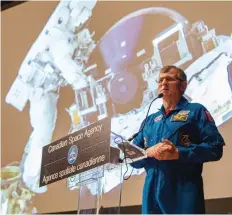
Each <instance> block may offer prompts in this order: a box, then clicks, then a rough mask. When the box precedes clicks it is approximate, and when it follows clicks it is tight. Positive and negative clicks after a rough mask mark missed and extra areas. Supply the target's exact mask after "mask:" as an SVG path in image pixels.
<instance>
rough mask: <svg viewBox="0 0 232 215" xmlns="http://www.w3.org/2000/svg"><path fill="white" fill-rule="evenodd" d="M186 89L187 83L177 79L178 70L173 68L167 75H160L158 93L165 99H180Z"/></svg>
mask: <svg viewBox="0 0 232 215" xmlns="http://www.w3.org/2000/svg"><path fill="white" fill-rule="evenodd" d="M185 87H186V82H185V81H181V80H180V79H179V78H178V77H177V70H176V69H174V68H172V69H170V70H169V72H167V73H160V76H159V78H158V91H159V93H163V96H164V98H165V97H166V98H168V97H170V98H171V97H173V96H174V97H180V96H181V95H182V92H183V91H184V89H185Z"/></svg>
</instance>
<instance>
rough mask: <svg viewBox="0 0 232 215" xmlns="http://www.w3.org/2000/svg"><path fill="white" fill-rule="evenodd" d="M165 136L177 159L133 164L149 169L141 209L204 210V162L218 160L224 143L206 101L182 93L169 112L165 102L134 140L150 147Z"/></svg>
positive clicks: (150, 159) (170, 210)
mask: <svg viewBox="0 0 232 215" xmlns="http://www.w3.org/2000/svg"><path fill="white" fill-rule="evenodd" d="M162 138H164V139H168V140H170V141H171V142H172V143H173V144H175V146H176V147H177V148H178V150H179V159H178V160H166V161H159V160H157V159H155V158H146V159H143V160H140V161H137V162H134V163H133V164H131V165H132V166H133V167H135V168H142V167H144V168H145V170H146V173H147V174H146V179H145V183H144V188H143V203H142V213H143V214H150V213H152V214H156V213H159V214H161V213H165V214H169V213H175V214H182V213H191V214H196V213H205V206H204V192H203V181H202V176H201V173H202V167H203V163H204V162H208V161H217V160H219V159H220V158H221V157H222V154H223V145H225V143H224V140H223V138H222V136H221V135H220V133H219V132H218V130H217V127H216V125H215V123H214V120H213V118H212V117H211V115H210V114H209V112H208V111H207V109H206V108H205V107H204V106H203V105H201V104H198V103H189V102H188V101H187V100H186V99H185V98H184V97H182V98H181V100H180V102H179V104H178V105H177V106H176V107H175V109H174V110H173V111H171V112H170V113H168V114H167V115H166V114H165V110H164V107H163V106H162V107H161V109H160V110H159V111H158V112H157V113H154V114H151V115H150V116H149V117H148V119H147V122H146V124H145V127H144V129H143V130H142V131H141V132H140V133H139V135H138V136H137V137H136V138H135V139H134V141H133V143H134V144H136V145H138V146H139V147H141V148H148V147H151V146H153V145H155V144H157V143H159V142H162Z"/></svg>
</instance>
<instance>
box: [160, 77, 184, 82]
mask: <svg viewBox="0 0 232 215" xmlns="http://www.w3.org/2000/svg"><path fill="white" fill-rule="evenodd" d="M164 79H165V80H166V81H167V82H169V83H171V82H176V81H184V80H182V79H180V78H178V77H170V76H167V77H163V78H158V79H156V82H157V83H158V84H161V83H162V82H163V81H164Z"/></svg>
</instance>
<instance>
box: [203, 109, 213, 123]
mask: <svg viewBox="0 0 232 215" xmlns="http://www.w3.org/2000/svg"><path fill="white" fill-rule="evenodd" d="M203 112H204V115H205V117H206V119H207V120H208V121H211V122H214V119H213V117H212V115H211V114H210V112H209V111H207V110H203Z"/></svg>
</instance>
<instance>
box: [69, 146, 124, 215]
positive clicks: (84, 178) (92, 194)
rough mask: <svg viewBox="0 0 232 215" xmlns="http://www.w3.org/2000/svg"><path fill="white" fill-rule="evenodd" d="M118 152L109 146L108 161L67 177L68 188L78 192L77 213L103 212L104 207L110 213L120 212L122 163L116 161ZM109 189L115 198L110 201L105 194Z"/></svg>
mask: <svg viewBox="0 0 232 215" xmlns="http://www.w3.org/2000/svg"><path fill="white" fill-rule="evenodd" d="M119 153H120V152H119V150H118V149H117V148H113V147H111V148H110V163H107V164H104V165H102V166H99V167H96V168H93V169H90V170H88V171H86V172H83V173H80V174H77V175H74V176H71V177H69V178H68V179H67V187H68V188H69V189H70V190H74V189H77V192H78V200H77V214H103V213H105V208H107V210H108V212H109V213H110V214H120V206H121V197H122V185H123V172H122V170H123V165H124V164H123V163H118V160H119ZM113 171H114V172H113ZM115 173H116V174H117V177H115ZM110 175H111V176H110ZM109 179H111V180H113V181H109ZM109 183H111V184H110V185H109ZM107 184H108V185H107ZM115 185H116V186H115ZM109 189H110V191H112V192H113V196H114V198H115V199H114V200H113V202H112V201H111V202H110V203H109V201H108V199H107V196H108V194H107V193H106V194H105V192H106V191H108V190H109ZM112 203H113V204H112ZM109 207H110V208H111V209H109Z"/></svg>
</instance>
